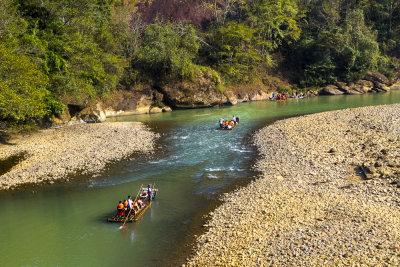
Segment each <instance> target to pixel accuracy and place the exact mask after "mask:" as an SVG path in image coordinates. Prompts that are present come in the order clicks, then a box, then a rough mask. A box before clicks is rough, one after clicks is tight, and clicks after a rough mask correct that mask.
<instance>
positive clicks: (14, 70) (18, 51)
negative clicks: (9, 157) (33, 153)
mask: <svg viewBox="0 0 400 267" xmlns="http://www.w3.org/2000/svg"><path fill="white" fill-rule="evenodd" d="M137 2H138V1H129V0H82V1H73V0H2V1H1V3H0V130H1V129H3V130H4V129H6V128H10V127H13V126H20V125H25V127H27V126H29V125H36V124H38V123H40V122H43V121H45V120H47V119H49V118H51V117H52V116H55V115H57V114H60V113H62V112H63V111H64V110H65V108H66V105H65V104H66V103H76V104H79V105H86V104H87V103H89V102H91V101H95V100H98V99H106V98H107V97H108V96H109V94H110V92H112V91H114V90H129V88H131V87H133V86H136V85H140V84H148V85H152V86H154V85H157V84H163V83H171V82H174V81H195V80H196V76H197V75H199V73H202V72H211V73H212V76H213V79H215V80H216V82H217V83H218V84H219V86H218V89H219V90H221V91H222V90H224V87H226V86H232V85H235V84H251V83H253V82H255V81H265V80H268V79H269V78H270V77H271V75H273V73H276V71H277V70H278V71H279V72H280V73H283V74H284V75H285V77H287V79H288V80H290V83H291V84H292V85H293V87H294V88H296V90H301V88H310V87H320V86H324V85H326V84H329V83H333V82H335V81H346V82H349V81H355V80H357V79H359V78H360V77H362V75H364V74H365V73H366V72H367V71H370V70H372V71H379V72H381V73H383V74H385V75H386V76H388V77H389V78H390V77H393V75H394V73H395V71H396V68H397V64H398V63H397V58H398V57H399V56H400V55H399V51H400V50H399V48H400V1H396V0H378V1H366V0H316V1H311V0H246V1H245V0H220V1H217V0H208V1H206V0H204V3H203V9H204V10H205V11H206V12H207V13H208V14H209V19H208V20H207V21H205V22H203V23H201V25H199V24H192V23H191V20H190V18H188V20H186V21H183V20H167V19H164V18H162V17H160V18H155V19H154V20H153V21H152V22H145V21H144V20H143V19H142V17H141V13H140V12H138V8H137ZM139 2H140V1H139ZM192 22H193V21H192ZM283 66H284V67H283Z"/></svg>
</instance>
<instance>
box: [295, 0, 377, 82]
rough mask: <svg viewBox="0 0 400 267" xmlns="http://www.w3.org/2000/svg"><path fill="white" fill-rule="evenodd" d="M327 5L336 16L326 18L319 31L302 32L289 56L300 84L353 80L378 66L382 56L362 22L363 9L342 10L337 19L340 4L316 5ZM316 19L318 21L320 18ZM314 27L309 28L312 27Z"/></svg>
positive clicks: (374, 38)
mask: <svg viewBox="0 0 400 267" xmlns="http://www.w3.org/2000/svg"><path fill="white" fill-rule="evenodd" d="M328 7H330V8H331V9H329V10H327V11H326V13H328V14H336V15H331V16H329V17H328V18H326V20H325V22H323V23H322V25H325V26H323V27H321V28H320V31H319V32H318V31H317V32H313V33H312V34H310V33H307V34H305V35H304V38H303V39H302V40H301V41H300V42H299V43H298V45H297V46H296V48H295V53H292V57H291V58H290V62H293V64H296V65H295V66H296V67H297V68H298V73H300V75H299V82H300V84H301V85H303V86H323V85H326V84H329V83H333V82H335V81H337V80H341V81H347V82H350V81H355V80H357V79H360V78H361V77H362V76H363V75H364V74H365V73H366V72H367V71H369V70H378V67H380V64H378V63H379V62H380V61H381V60H382V55H381V52H380V50H379V44H378V42H377V34H376V32H374V31H373V30H372V29H371V28H370V27H368V26H367V25H366V22H365V19H364V18H365V16H364V13H363V10H362V9H355V10H346V13H344V15H343V16H345V17H344V18H343V20H340V19H338V17H340V16H341V12H340V10H341V5H340V4H336V5H330V6H327V5H322V6H320V8H328ZM332 8H333V9H332ZM335 12H336V13H335ZM309 19H310V21H312V22H313V21H314V20H311V18H309ZM316 20H317V21H319V22H321V20H322V18H318V17H317V18H316ZM314 26H315V25H311V26H310V28H312V29H315V28H314ZM325 27H327V28H328V27H329V30H328V29H327V30H325V29H324V28H325Z"/></svg>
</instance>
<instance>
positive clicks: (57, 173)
mask: <svg viewBox="0 0 400 267" xmlns="http://www.w3.org/2000/svg"><path fill="white" fill-rule="evenodd" d="M157 138H158V134H155V133H152V132H151V131H150V130H149V129H148V128H147V127H145V126H144V124H142V123H139V122H113V123H98V124H86V123H84V124H75V125H71V126H65V127H61V128H57V129H47V130H41V131H39V132H38V133H34V134H32V135H30V136H27V137H21V138H18V139H15V140H11V141H9V144H3V145H0V162H1V161H3V162H5V161H6V160H7V159H10V158H12V157H16V156H17V155H25V156H24V158H23V159H21V161H20V162H19V163H18V164H16V165H15V166H13V167H12V168H11V169H10V170H9V171H8V172H6V173H4V174H3V175H1V176H0V190H4V189H10V188H13V187H16V186H19V185H23V184H27V183H40V182H43V181H47V182H50V183H52V182H53V181H54V180H59V179H65V178H67V176H68V175H73V174H75V173H77V172H78V171H79V172H82V173H96V172H99V171H101V170H102V169H103V168H104V167H105V165H106V164H107V163H108V162H110V161H113V160H121V159H123V158H126V157H128V156H129V155H131V154H132V153H134V152H143V153H150V152H152V151H153V149H154V142H155V140H156V139H157Z"/></svg>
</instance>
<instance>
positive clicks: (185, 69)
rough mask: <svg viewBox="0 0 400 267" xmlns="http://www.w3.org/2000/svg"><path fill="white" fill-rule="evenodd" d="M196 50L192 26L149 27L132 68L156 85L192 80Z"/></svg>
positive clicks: (197, 46) (197, 47)
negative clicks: (165, 81)
mask: <svg viewBox="0 0 400 267" xmlns="http://www.w3.org/2000/svg"><path fill="white" fill-rule="evenodd" d="M198 49H199V44H198V40H197V35H196V31H195V29H194V27H193V26H191V25H186V26H180V27H174V26H173V25H171V24H166V25H159V24H151V25H148V26H147V27H146V29H145V31H144V34H143V39H142V45H141V47H140V50H139V53H138V55H137V59H136V61H137V63H136V65H135V66H136V67H137V68H139V69H141V70H142V71H143V74H145V75H148V76H150V77H151V78H152V79H153V80H154V81H156V82H162V81H163V80H176V79H179V80H183V79H187V78H191V77H192V76H193V62H192V61H193V59H194V58H195V56H196V55H197V52H198Z"/></svg>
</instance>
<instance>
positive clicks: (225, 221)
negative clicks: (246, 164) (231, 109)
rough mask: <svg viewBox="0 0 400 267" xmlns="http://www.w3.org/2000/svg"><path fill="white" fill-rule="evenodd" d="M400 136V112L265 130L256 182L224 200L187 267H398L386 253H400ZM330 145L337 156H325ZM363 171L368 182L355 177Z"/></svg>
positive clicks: (349, 113) (311, 118)
mask: <svg viewBox="0 0 400 267" xmlns="http://www.w3.org/2000/svg"><path fill="white" fill-rule="evenodd" d="M399 135H400V104H395V105H388V106H379V107H366V108H359V109H347V110H341V111H333V112H324V113H319V114H313V115H307V116H303V117H297V118H291V119H287V120H282V121H278V122H276V123H274V124H273V125H271V126H268V127H266V128H264V129H262V130H260V131H258V132H257V133H256V134H255V137H254V143H255V145H256V146H257V147H258V149H259V151H260V157H259V160H258V161H257V163H256V166H255V169H256V170H257V171H259V172H260V173H261V174H260V176H259V178H258V179H256V180H255V181H253V182H251V183H250V184H249V185H247V186H246V187H243V188H239V189H237V190H235V191H234V192H232V193H230V194H224V195H223V196H222V197H221V199H222V201H223V204H222V205H221V206H219V207H217V208H216V209H215V211H213V213H212V215H211V216H210V219H209V221H208V222H207V224H206V225H207V231H206V232H205V233H204V234H203V235H201V236H199V237H197V244H196V246H195V248H194V250H195V253H193V255H192V257H190V258H189V259H188V261H187V263H186V266H216V265H217V266H238V264H239V263H241V265H245V266H338V265H339V266H347V265H349V266H353V265H357V266H358V265H360V266H381V265H385V266H386V265H387V266H398V265H399V264H400V258H399V257H397V256H394V254H393V250H390V249H388V248H389V247H392V246H396V245H397V244H400V206H399V203H400V190H399V189H398V188H397V187H398V186H399V187H400V184H399V182H398V176H397V177H396V178H390V173H391V172H393V173H400V169H399V166H398V162H397V161H398V159H400V150H399V147H400V140H399V138H398V136H399ZM270 140H273V142H270ZM389 140H392V141H389ZM333 144H334V147H335V149H336V151H335V153H327V152H328V151H329V150H330V149H331V148H332V147H333V146H332V145H333ZM382 149H385V150H387V154H386V155H385V157H386V158H387V160H383V159H380V157H382V156H383V155H384V154H383V153H380V151H382ZM377 152H378V153H377ZM377 161H379V162H380V163H379V164H378V165H380V166H379V172H378V171H377V170H376V167H375V166H374V165H375V163H376V162H377ZM390 161H391V162H394V161H396V164H394V163H391V164H390V165H391V166H392V167H391V166H389V165H388V162H390ZM334 162H336V164H333V163H334ZM357 166H358V167H359V166H365V167H367V168H368V170H369V171H368V175H370V176H371V179H370V180H365V179H363V178H362V177H361V176H358V175H360V174H357V173H356V171H355V169H357V168H356V167H357ZM374 168H375V170H374ZM380 175H384V176H385V177H387V178H384V179H379V176H380ZM376 176H378V177H376ZM277 177H282V178H280V179H277ZM239 211H240V212H239ZM231 226H234V227H231ZM235 233H240V235H237V234H235ZM211 238H212V239H211ZM205 240H208V242H205ZM210 240H216V241H215V242H212V241H211V242H210ZM261 240H262V242H260V241H261Z"/></svg>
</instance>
